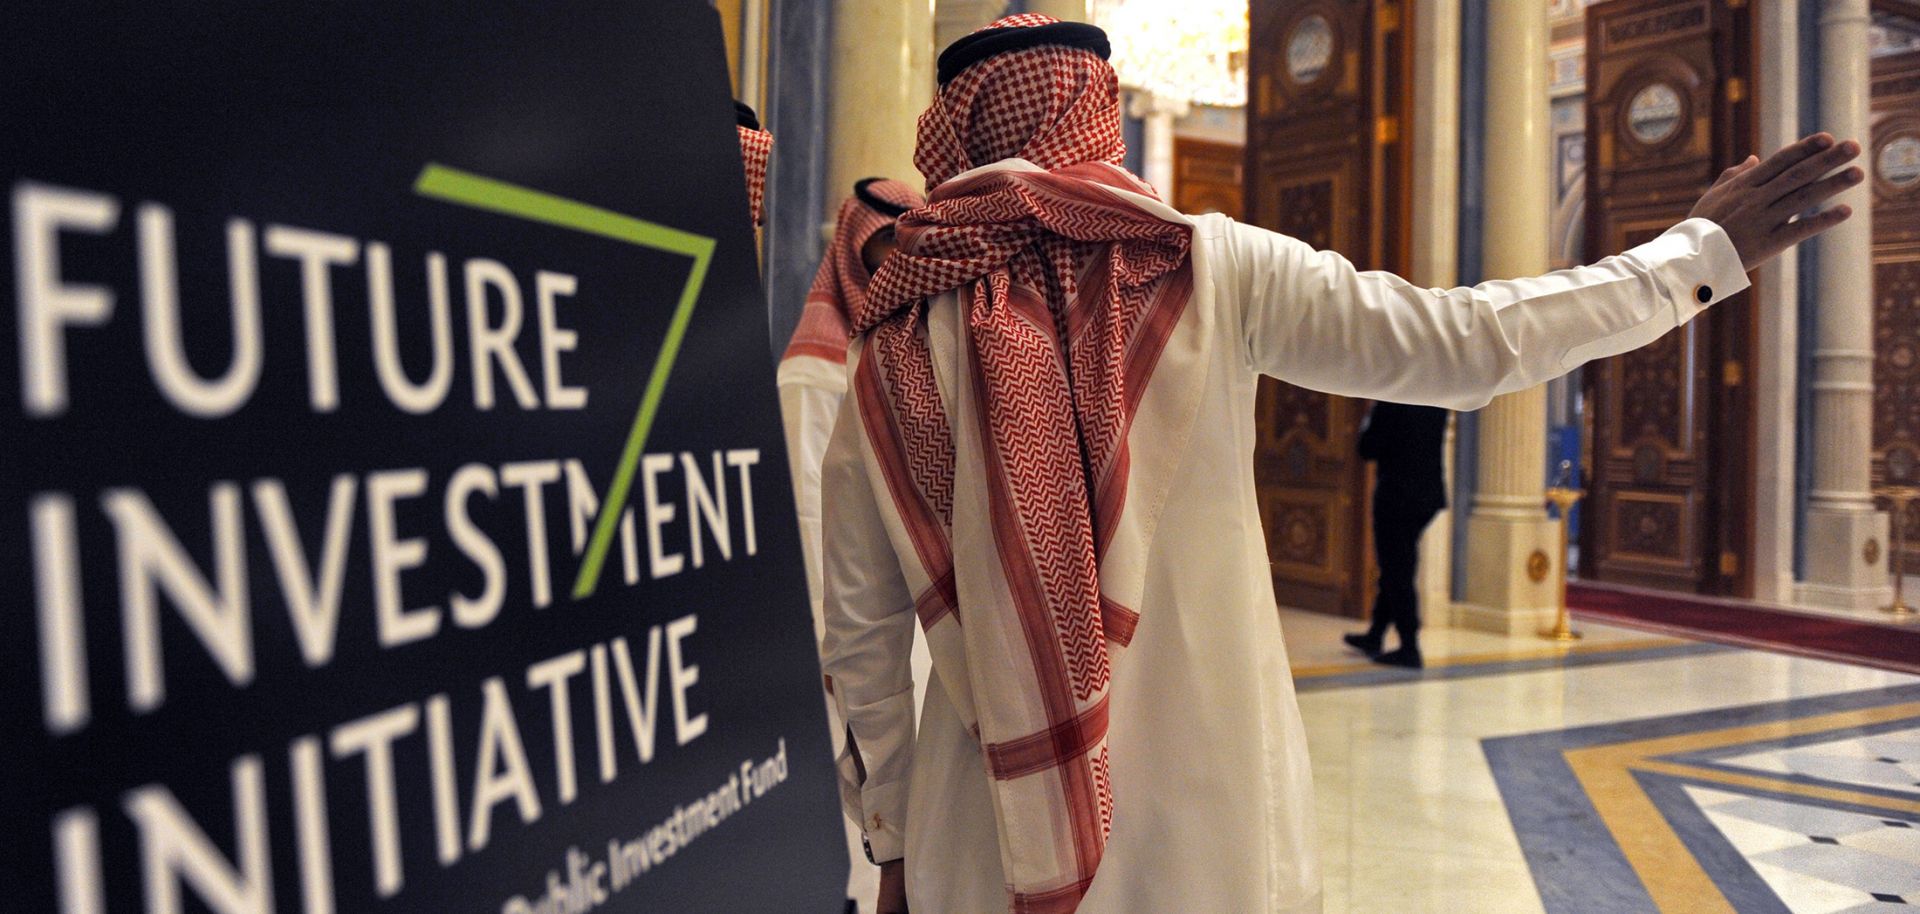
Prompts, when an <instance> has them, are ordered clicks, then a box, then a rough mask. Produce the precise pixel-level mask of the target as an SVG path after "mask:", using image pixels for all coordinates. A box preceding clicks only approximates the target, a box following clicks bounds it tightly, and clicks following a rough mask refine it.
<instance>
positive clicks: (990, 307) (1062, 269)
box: [852, 15, 1197, 914]
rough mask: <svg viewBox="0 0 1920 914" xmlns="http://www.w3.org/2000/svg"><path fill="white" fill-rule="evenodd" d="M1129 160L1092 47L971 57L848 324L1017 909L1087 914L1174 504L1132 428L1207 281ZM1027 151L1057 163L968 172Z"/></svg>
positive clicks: (936, 651) (881, 458) (920, 600)
mask: <svg viewBox="0 0 1920 914" xmlns="http://www.w3.org/2000/svg"><path fill="white" fill-rule="evenodd" d="M1053 21H1055V20H1053V19H1051V18H1049V17H1045V16H1035V15H1022V16H1014V17H1008V18H1006V19H1003V20H1000V21H999V22H996V23H994V24H993V25H991V26H989V28H1021V27H1026V26H1031V25H1040V24H1045V23H1050V22H1053ZM1124 152H1125V144H1124V143H1123V142H1122V140H1121V138H1120V111H1119V91H1118V85H1117V81H1116V79H1115V77H1114V73H1113V70H1112V68H1111V67H1109V66H1108V65H1107V63H1106V62H1105V61H1104V60H1102V59H1101V58H1100V57H1099V56H1098V55H1097V54H1095V53H1093V52H1091V51H1087V50H1082V49H1073V48H1065V47H1058V46H1039V47H1032V48H1025V49H1021V50H1016V51H1010V52H1007V53H1002V54H999V55H997V56H993V57H989V58H986V59H985V60H982V61H980V62H978V63H975V64H973V65H972V66H970V67H969V68H967V69H966V70H964V71H962V72H961V73H960V74H959V75H957V76H955V77H954V78H953V79H952V80H951V81H949V82H948V83H947V84H946V85H945V86H944V87H943V88H942V89H941V91H940V93H939V95H938V97H937V98H935V100H934V102H933V105H932V106H931V107H930V108H928V109H927V112H926V113H925V114H924V115H922V116H921V118H920V132H919V144H918V147H917V149H916V152H915V156H914V160H915V164H917V165H918V166H919V167H920V169H921V171H922V172H923V173H924V174H925V175H926V178H927V182H928V184H929V186H930V187H932V192H931V200H930V202H929V204H928V205H927V206H926V207H924V208H922V209H917V210H914V211H912V212H909V213H907V214H905V215H904V216H902V217H901V218H900V221H899V225H898V234H899V243H900V246H899V248H898V250H896V251H895V253H894V255H893V256H892V257H891V258H889V259H888V261H887V263H886V264H885V265H884V266H882V267H881V269H880V270H879V271H878V272H877V273H876V275H875V277H874V280H873V283H872V284H871V285H870V286H869V287H868V289H867V296H866V301H865V303H864V306H863V307H860V308H857V309H855V310H854V312H853V313H852V319H853V327H854V329H855V331H857V332H860V333H862V334H864V336H863V337H862V339H861V342H860V345H859V346H858V348H856V350H855V366H854V370H853V375H852V386H853V390H854V393H855V398H856V401H857V402H858V404H859V408H860V415H861V420H862V423H863V428H864V430H865V432H866V436H867V440H868V443H869V444H870V445H871V447H872V450H873V454H874V459H875V461H876V463H877V464H878V466H879V470H880V475H882V476H883V477H885V482H886V486H887V490H888V491H889V492H890V493H891V494H892V496H893V498H892V502H893V504H892V507H893V509H894V510H895V511H897V512H898V515H899V520H900V522H901V524H902V526H903V527H904V528H905V530H906V531H907V532H908V536H909V539H910V540H911V541H912V543H913V546H914V553H915V554H914V555H913V556H909V557H905V561H904V562H903V564H908V565H909V566H912V565H914V564H915V563H916V560H917V565H918V567H910V568H909V574H908V577H909V581H910V582H913V583H915V584H916V585H919V584H924V587H922V588H921V589H920V591H919V593H918V594H917V601H916V602H917V607H916V608H917V610H918V612H919V615H920V619H921V624H922V627H923V628H924V629H925V630H926V632H927V635H928V644H929V647H930V650H931V652H932V654H933V657H934V663H935V666H936V669H937V670H938V672H939V675H940V677H941V681H942V682H943V683H944V684H945V685H946V689H947V692H948V693H949V695H950V696H952V697H953V698H954V701H955V705H956V707H957V708H958V710H959V711H960V713H961V715H962V717H963V718H964V719H966V720H967V721H968V722H969V723H972V724H975V725H976V727H977V732H978V734H979V737H980V740H981V743H982V749H983V752H984V754H985V758H986V764H987V770H988V773H989V776H990V777H991V778H992V779H993V785H992V786H993V792H994V799H995V804H996V806H997V820H998V822H999V826H1000V840H1001V857H1002V863H1003V868H1004V873H1005V874H1006V877H1007V881H1008V893H1009V904H1010V908H1011V910H1012V911H1013V912H1016V914H1048V912H1071V911H1073V910H1074V909H1075V908H1077V907H1078V905H1079V902H1080V899H1081V897H1082V896H1084V895H1085V893H1086V891H1087V888H1088V886H1089V885H1090V884H1091V882H1092V880H1093V877H1094V873H1095V870H1096V869H1097V867H1098V866H1099V863H1100V858H1101V856H1102V853H1103V852H1104V849H1105V845H1106V838H1107V834H1108V832H1109V831H1110V829H1111V827H1112V821H1113V809H1114V807H1113V798H1114V790H1113V785H1112V783H1111V782H1110V779H1109V767H1108V754H1107V719H1108V715H1107V701H1108V692H1109V689H1110V686H1111V682H1112V675H1113V669H1114V663H1115V661H1116V660H1117V659H1118V658H1119V656H1120V654H1121V652H1122V649H1123V648H1124V647H1125V646H1126V645H1127V644H1128V643H1129V642H1130V641H1131V640H1132V636H1133V631H1134V626H1135V625H1136V623H1137V622H1138V619H1139V617H1138V614H1137V613H1136V612H1135V610H1134V609H1133V608H1132V606H1137V605H1138V599H1139V594H1140V593H1141V590H1142V588H1143V587H1144V585H1143V583H1142V582H1143V581H1144V577H1145V568H1144V564H1145V563H1144V561H1143V560H1141V555H1142V553H1141V552H1140V551H1139V550H1140V549H1141V548H1143V547H1139V546H1138V545H1137V543H1139V542H1144V541H1145V539H1146V538H1147V537H1148V534H1147V533H1145V532H1143V530H1144V528H1143V527H1141V526H1139V525H1141V524H1146V525H1149V526H1150V521H1143V520H1142V519H1141V517H1142V515H1143V514H1154V513H1155V511H1154V510H1153V509H1151V508H1146V507H1140V506H1133V507H1131V508H1130V505H1134V504H1135V503H1134V502H1133V501H1132V500H1131V499H1133V498H1141V499H1147V500H1149V501H1151V500H1155V499H1157V498H1159V497H1160V495H1159V494H1153V493H1147V494H1142V493H1141V492H1140V491H1139V490H1140V488H1141V487H1140V486H1132V487H1131V488H1130V483H1131V482H1132V481H1133V476H1134V473H1133V470H1132V468H1131V467H1130V462H1129V457H1128V445H1127V439H1128V432H1129V429H1130V427H1131V425H1132V423H1133V420H1134V417H1135V414H1136V412H1137V410H1138V409H1139V407H1140V404H1141V397H1142V395H1143V392H1144V391H1145V389H1146V386H1147V381H1148V378H1149V376H1150V375H1151V374H1152V373H1153V371H1154V369H1155V367H1156V364H1157V363H1158V362H1159V361H1160V359H1161V355H1162V352H1163V349H1165V347H1166V345H1167V342H1168V340H1169V338H1170V337H1171V336H1172V334H1173V330H1174V326H1175V324H1176V323H1177V322H1178V320H1179V318H1180V315H1181V314H1182V313H1183V311H1184V309H1185V306H1186V302H1187V298H1188V296H1189V294H1190V292H1191V290H1192V272H1191V265H1190V262H1189V259H1188V249H1189V244H1190V241H1191V238H1192V229H1191V226H1190V225H1188V224H1186V223H1183V222H1175V221H1170V220H1169V219H1167V218H1162V217H1161V216H1157V215H1154V214H1153V213H1151V212H1149V211H1148V210H1147V209H1145V208H1143V207H1142V206H1141V205H1140V204H1138V203H1136V202H1132V201H1130V200H1129V199H1128V196H1129V195H1134V196H1136V197H1146V198H1151V197H1153V192H1152V190H1151V188H1149V187H1148V186H1147V185H1146V184H1145V183H1144V182H1141V181H1140V180H1139V179H1138V178H1135V177H1134V176H1132V175H1131V174H1128V173H1127V172H1126V171H1125V170H1124V169H1122V168H1120V167H1119V165H1118V162H1119V161H1120V159H1121V156H1122V155H1123V154H1124ZM1008 159H1025V160H1026V161H1027V162H1029V163H1031V164H1032V165H1033V166H1038V168H1033V167H1030V166H1027V165H1024V164H1021V163H1012V164H1011V165H1008V166H1006V167H999V168H993V169H983V170H980V171H971V170H972V169H975V168H976V167H978V166H983V165H988V164H991V163H996V162H1003V161H1004V160H1008ZM963 172H966V174H962V173H963ZM948 290H958V294H959V295H960V301H961V307H962V323H963V326H962V327H961V328H959V333H960V334H961V336H962V338H963V344H962V345H961V346H960V352H961V353H963V354H962V355H961V356H960V360H961V363H962V364H961V366H960V371H959V380H958V381H956V382H955V384H956V386H957V387H958V388H959V389H958V390H950V391H946V392H945V393H946V395H947V398H948V399H951V400H953V402H955V403H957V404H961V405H960V406H958V407H957V408H956V411H955V412H954V413H953V414H952V415H949V414H948V412H947V406H946V405H945V404H944V403H943V397H942V393H943V392H942V391H941V389H940V388H939V386H938V382H937V380H936V379H937V375H936V370H935V366H934V353H933V350H932V347H931V346H930V330H929V326H928V324H927V305H926V299H927V298H928V297H929V296H934V295H937V294H939V293H942V292H946V291H948ZM1195 389H1197V388H1195ZM956 421H960V422H965V423H966V424H967V425H968V426H971V427H956V425H955V422H956ZM956 439H957V440H956ZM1162 491H1164V490H1162ZM1129 510H1132V512H1133V513H1132V514H1128V513H1127V512H1128V511H1129ZM1129 524H1133V525H1135V526H1131V527H1130V526H1128V525H1129ZM1116 535H1117V536H1118V540H1117V541H1116ZM1116 552H1119V553H1124V554H1125V555H1126V556H1127V558H1125V559H1119V560H1116V559H1114V557H1113V554H1114V553H1116ZM1121 566H1125V567H1121ZM1129 604H1131V606H1130V605H1129Z"/></svg>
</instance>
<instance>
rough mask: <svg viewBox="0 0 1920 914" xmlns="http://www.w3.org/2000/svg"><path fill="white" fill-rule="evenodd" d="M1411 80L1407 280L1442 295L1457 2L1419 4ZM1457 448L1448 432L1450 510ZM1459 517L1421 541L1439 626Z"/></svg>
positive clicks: (1448, 596) (1447, 268)
mask: <svg viewBox="0 0 1920 914" xmlns="http://www.w3.org/2000/svg"><path fill="white" fill-rule="evenodd" d="M1413 72H1414V78H1413V84H1412V85H1411V86H1409V89H1410V90H1411V91H1412V92H1413V93H1414V99H1413V110H1414V116H1413V125H1412V127H1413V129H1412V134H1411V135H1412V142H1413V226H1412V229H1413V246H1412V255H1413V257H1412V261H1413V262H1412V264H1411V267H1412V269H1411V270H1410V271H1409V272H1408V274H1407V278H1408V279H1411V280H1413V281H1414V282H1417V283H1419V284H1421V285H1423V286H1432V287H1438V288H1443V289H1444V288H1448V287H1451V286H1452V285H1453V284H1454V283H1455V282H1456V281H1457V280H1458V272H1457V270H1456V265H1457V264H1458V262H1459V251H1460V245H1459V241H1460V238H1459V225H1460V0H1421V2H1420V14H1419V15H1418V16H1415V17H1413ZM1453 441H1454V436H1453V430H1452V429H1451V428H1449V429H1448V431H1447V436H1446V446H1445V448H1446V449H1445V452H1444V453H1445V454H1446V460H1445V472H1446V477H1445V478H1446V479H1447V481H1448V483H1449V497H1448V499H1447V500H1448V502H1449V503H1451V502H1452V501H1453V498H1452V495H1451V483H1452V480H1453ZM1454 514H1455V512H1454V511H1452V510H1447V511H1442V512H1440V514H1439V515H1438V516H1436V517H1435V518H1434V519H1433V523H1431V524H1428V525H1427V532H1426V533H1425V534H1424V535H1422V536H1421V537H1420V565H1419V569H1420V571H1419V576H1418V583H1417V587H1418V590H1419V593H1420V605H1421V606H1423V607H1425V610H1424V613H1425V615H1426V617H1427V618H1428V619H1430V620H1432V621H1435V622H1438V621H1440V620H1444V619H1447V618H1449V615H1450V614H1449V612H1448V608H1449V607H1450V606H1451V605H1452V603H1453V586H1452V585H1453V518H1454Z"/></svg>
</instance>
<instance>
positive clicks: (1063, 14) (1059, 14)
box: [1027, 0, 1093, 22]
mask: <svg viewBox="0 0 1920 914" xmlns="http://www.w3.org/2000/svg"><path fill="white" fill-rule="evenodd" d="M1089 6H1091V4H1089V3H1088V2H1087V0H1027V12H1029V13H1039V14H1041V15H1043V16H1052V17H1053V18H1055V19H1059V20H1061V21H1063V22H1091V21H1093V14H1092V13H1091V12H1090V11H1088V9H1087V7H1089Z"/></svg>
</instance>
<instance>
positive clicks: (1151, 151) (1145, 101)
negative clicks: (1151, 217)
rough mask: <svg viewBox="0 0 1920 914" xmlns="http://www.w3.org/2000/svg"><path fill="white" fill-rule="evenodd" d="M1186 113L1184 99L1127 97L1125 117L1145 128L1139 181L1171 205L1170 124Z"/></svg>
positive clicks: (1134, 94)
mask: <svg viewBox="0 0 1920 914" xmlns="http://www.w3.org/2000/svg"><path fill="white" fill-rule="evenodd" d="M1188 110H1189V105H1188V104H1187V102H1186V100H1184V99H1176V98H1166V97H1164V96H1160V95H1155V94H1153V93H1151V92H1144V91H1138V90H1135V91H1131V92H1129V93H1128V95H1127V113H1128V114H1131V115H1133V116H1134V117H1137V118H1139V119H1140V120H1141V121H1142V123H1143V124H1144V126H1145V128H1146V130H1145V133H1146V148H1145V149H1142V150H1141V151H1140V152H1141V156H1142V158H1143V159H1144V165H1145V167H1144V168H1143V169H1142V171H1143V172H1144V173H1143V174H1141V175H1140V177H1141V178H1142V179H1144V180H1145V181H1146V182H1147V183H1148V184H1151V185H1153V189H1154V190H1157V191H1159V192H1160V199H1162V200H1166V201H1168V202H1169V203H1171V202H1172V201H1173V183H1174V173H1173V122H1174V119H1175V118H1181V117H1185V116H1186V115H1187V111H1188Z"/></svg>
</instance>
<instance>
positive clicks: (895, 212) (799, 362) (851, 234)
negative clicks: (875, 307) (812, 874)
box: [779, 178, 928, 914]
mask: <svg viewBox="0 0 1920 914" xmlns="http://www.w3.org/2000/svg"><path fill="white" fill-rule="evenodd" d="M924 203H926V198H924V197H922V196H920V194H919V193H918V192H916V191H915V190H913V189H912V188H910V187H908V186H907V185H905V184H902V183H900V182H898V181H890V180H887V179H885V178H867V179H865V180H863V181H861V182H859V183H858V184H855V185H854V186H853V196H851V197H848V198H847V200H846V202H845V203H842V204H840V216H839V218H838V219H837V220H836V221H835V222H834V227H833V241H832V242H831V243H829V244H828V245H827V251H826V256H824V257H822V258H821V260H820V270H819V272H817V273H815V274H814V277H813V288H812V289H810V290H808V292H807V304H806V307H805V309H804V310H802V311H801V312H800V323H799V325H798V326H796V327H794V329H793V338H792V340H791V341H789V342H788V343H787V351H786V353H785V354H784V355H782V356H781V357H780V374H779V379H780V419H781V423H782V424H783V425H785V426H786V433H787V462H788V467H789V469H790V470H791V471H792V473H793V500H794V510H795V513H796V514H798V515H799V517H800V550H801V554H802V555H803V556H804V557H805V560H806V563H807V596H808V598H809V600H810V601H811V603H812V605H813V634H814V639H815V643H816V644H818V643H819V638H820V636H821V635H822V634H823V633H824V632H825V626H824V623H823V621H822V619H821V610H820V606H821V598H822V595H821V592H820V458H821V456H822V455H823V454H825V453H826V450H827V438H828V436H829V435H830V433H832V431H833V423H834V421H835V420H836V419H837V418H839V416H840V404H841V401H843V400H844V399H845V398H846V395H847V367H846V366H847V341H848V338H849V337H851V336H852V335H853V332H852V331H851V330H850V329H849V328H848V325H847V313H848V310H849V308H855V307H859V306H861V305H862V304H864V303H865V301H866V292H867V282H868V281H869V280H870V279H872V278H873V271H875V270H877V269H879V268H880V264H881V263H882V262H884V261H885V260H886V259H887V255H888V254H890V253H892V252H893V246H894V239H893V223H894V220H896V219H898V218H900V214H902V213H904V212H906V211H907V210H910V209H913V208H914V207H916V206H920V205H923V204H924ZM919 659H920V662H919V663H917V664H916V666H915V668H916V669H918V670H920V671H922V672H924V671H925V670H926V669H927V668H928V663H927V662H926V661H925V659H924V651H922V652H921V653H920V655H919ZM832 690H833V685H832V682H831V680H829V681H828V682H827V691H828V693H829V696H831V693H832ZM827 724H828V726H829V727H830V728H831V729H832V731H833V740H834V751H835V752H836V753H838V752H839V751H840V743H841V741H842V740H844V739H845V733H846V727H845V726H844V725H843V724H842V722H841V720H840V715H839V710H838V708H837V707H836V705H835V704H834V702H833V700H832V699H831V697H829V698H828V701H827ZM845 824H846V830H847V845H848V852H849V855H850V856H851V858H852V867H853V868H852V871H851V875H850V876H849V877H848V880H847V897H848V899H849V900H848V906H849V910H854V909H857V910H858V911H860V912H861V914H872V912H873V910H874V899H875V897H876V895H877V894H878V892H879V888H880V883H879V872H878V871H877V870H875V869H874V867H873V865H872V864H871V863H869V862H867V857H866V853H865V851H864V850H863V847H862V842H861V840H860V829H859V828H858V827H857V826H856V825H855V824H854V823H853V822H851V821H849V822H847V823H845Z"/></svg>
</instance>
